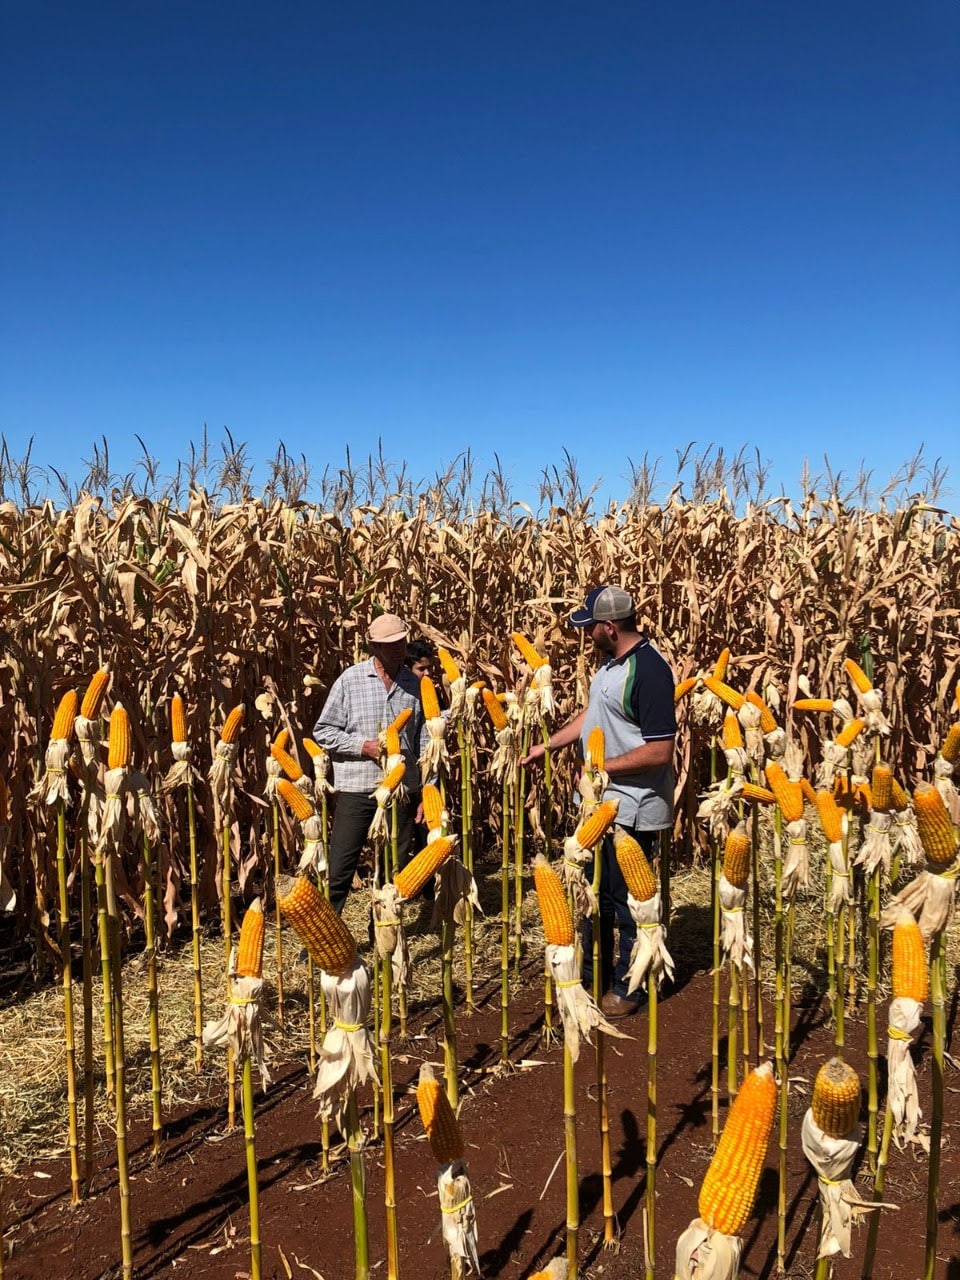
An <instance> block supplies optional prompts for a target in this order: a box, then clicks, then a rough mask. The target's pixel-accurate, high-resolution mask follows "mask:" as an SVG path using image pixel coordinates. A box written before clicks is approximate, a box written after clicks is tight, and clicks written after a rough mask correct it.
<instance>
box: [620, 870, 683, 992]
mask: <svg viewBox="0 0 960 1280" xmlns="http://www.w3.org/2000/svg"><path fill="white" fill-rule="evenodd" d="M627 906H628V907H629V908H630V914H631V916H633V920H634V923H635V924H636V926H637V940H636V942H635V943H634V944H633V950H632V951H631V953H630V968H629V969H628V970H627V993H628V994H629V995H633V993H634V991H636V990H637V989H638V988H639V987H641V986H642V987H646V985H647V982H648V981H649V978H650V976H651V975H652V976H653V978H654V980H655V982H656V984H657V987H658V988H659V986H660V984H661V983H662V982H663V975H664V974H666V976H667V978H669V979H672V978H673V957H672V956H671V955H670V952H669V951H668V950H667V931H666V929H665V928H664V927H663V925H662V923H661V904H660V891H659V890H657V892H656V893H655V894H654V895H653V897H652V898H647V899H646V900H645V901H643V902H641V901H640V900H639V899H638V898H635V897H634V896H633V894H632V893H630V892H629V891H628V893H627Z"/></svg>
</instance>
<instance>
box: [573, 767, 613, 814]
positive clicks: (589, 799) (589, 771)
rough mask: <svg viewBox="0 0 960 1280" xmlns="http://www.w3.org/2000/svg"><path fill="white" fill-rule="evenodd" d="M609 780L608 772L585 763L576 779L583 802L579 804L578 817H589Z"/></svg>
mask: <svg viewBox="0 0 960 1280" xmlns="http://www.w3.org/2000/svg"><path fill="white" fill-rule="evenodd" d="M609 781H610V778H609V776H608V774H607V773H606V772H605V770H603V769H594V768H592V767H591V766H590V765H589V764H587V765H585V766H584V768H583V769H582V770H581V771H580V777H579V778H578V779H577V791H579V793H580V798H581V799H582V800H583V804H582V805H581V806H580V817H581V819H583V818H589V817H590V815H591V813H593V811H594V809H596V807H597V805H598V804H599V803H600V801H601V800H602V799H603V793H604V791H606V789H607V785H608V783H609Z"/></svg>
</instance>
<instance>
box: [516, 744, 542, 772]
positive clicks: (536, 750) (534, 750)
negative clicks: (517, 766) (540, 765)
mask: <svg viewBox="0 0 960 1280" xmlns="http://www.w3.org/2000/svg"><path fill="white" fill-rule="evenodd" d="M545 754H546V747H545V746H544V745H543V743H542V742H537V743H534V745H533V746H532V747H531V748H530V752H529V754H528V755H525V756H524V757H523V759H522V760H521V761H520V763H521V765H523V767H524V768H526V767H527V765H528V764H536V763H537V761H538V760H542V759H543V757H544V755H545Z"/></svg>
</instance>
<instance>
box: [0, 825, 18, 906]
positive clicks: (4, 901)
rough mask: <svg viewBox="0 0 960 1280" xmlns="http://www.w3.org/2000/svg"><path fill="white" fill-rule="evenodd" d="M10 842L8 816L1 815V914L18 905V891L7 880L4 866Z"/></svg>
mask: <svg viewBox="0 0 960 1280" xmlns="http://www.w3.org/2000/svg"><path fill="white" fill-rule="evenodd" d="M9 841H10V824H9V822H7V815H6V814H5V813H0V912H4V913H8V912H10V911H13V910H14V909H15V908H16V905H17V894H16V890H15V889H14V887H13V885H12V884H11V883H10V881H9V880H8V879H7V872H6V868H5V866H4V862H5V857H6V852H7V844H8V843H9Z"/></svg>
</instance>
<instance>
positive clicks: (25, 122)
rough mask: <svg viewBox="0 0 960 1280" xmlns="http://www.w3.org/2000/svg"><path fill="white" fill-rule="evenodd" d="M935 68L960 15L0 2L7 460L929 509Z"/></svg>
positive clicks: (954, 221)
mask: <svg viewBox="0 0 960 1280" xmlns="http://www.w3.org/2000/svg"><path fill="white" fill-rule="evenodd" d="M958 55H960V10H958V8H957V6H956V4H954V3H952V0H942V2H940V0H937V2H934V0H918V2H916V3H912V4H909V5H908V4H903V3H896V4H892V3H885V2H882V0H881V2H880V3H876V2H875V3H869V4H868V3H858V2H852V3H846V2H845V3H843V4H839V5H838V4H836V3H830V4H826V3H808V4H804V5H785V4H779V3H774V4H771V3H770V2H769V0H766V2H764V3H760V2H759V0H756V2H754V0H745V2H743V3H722V4H718V3H716V0H702V2H701V0H697V2H696V3H686V4H684V3H677V4H669V5H668V4H665V3H659V4H651V3H641V2H640V0H631V2H630V3H615V2H611V3H601V4H597V5H584V4H572V3H565V2H559V3H558V2H554V3H552V4H550V5H546V4H537V5H533V4H524V3H519V4H518V3H513V4H510V5H509V6H508V5H501V4H496V3H494V4H490V5H486V6H473V7H470V8H468V7H466V6H451V5H441V4H427V3H420V4H390V5H387V4H373V3H370V4H363V3H359V4H354V5H349V6H347V5H339V4H338V5H333V4H319V5H306V4H303V5H291V4H283V3H275V4H272V5H270V6H267V5H262V4H261V5H252V4H248V3H243V2H242V0H241V2H239V3H237V2H235V3H231V4H229V5H227V4H214V3H203V4H199V5H197V4H184V3H167V4H164V5H152V6H146V5H130V4H123V5H121V4H119V3H112V4H96V3H84V4H80V5H77V4H69V5H68V4H61V3H49V4H40V5H38V4H35V3H30V2H29V0H8V3H6V4H5V5H4V7H3V13H2V40H0V110H2V120H3V128H2V130H0V172H2V177H3V190H4V197H3V200H2V202H0V254H2V280H3V285H2V289H0V431H2V432H3V434H4V435H5V437H6V439H7V442H8V444H9V446H10V448H11V450H12V451H13V452H17V451H18V450H22V449H23V448H24V447H25V446H26V443H27V441H28V440H29V438H30V437H31V436H33V437H35V441H36V442H35V445H34V460H35V461H36V462H38V463H40V464H41V465H43V464H51V463H52V464H53V465H55V466H57V467H58V468H60V469H61V470H64V471H66V472H67V473H68V474H69V475H70V476H71V477H73V478H74V479H76V478H79V476H80V475H81V474H82V471H83V464H82V459H84V458H89V457H90V456H91V452H92V443H93V441H95V440H97V439H99V437H100V436H101V435H104V434H105V435H106V436H107V438H108V440H109V442H110V446H111V456H112V459H113V461H114V464H115V465H116V466H117V468H118V470H124V469H126V466H127V465H128V464H127V462H126V460H127V459H132V458H133V457H134V456H135V455H136V454H137V453H138V452H139V447H138V446H137V444H136V441H135V439H134V433H135V432H136V433H139V434H140V435H141V436H142V437H143V438H144V440H145V441H146V443H147V445H148V446H149V448H150V450H151V452H153V453H154V454H156V455H157V456H158V457H159V458H160V460H161V463H162V465H163V467H164V468H165V469H168V470H172V468H173V466H174V465H175V463H176V459H177V458H178V457H179V456H181V455H182V454H183V453H184V452H185V451H186V450H187V448H188V444H189V442H190V441H191V440H193V441H196V440H198V439H199V436H200V433H201V430H202V426H203V424H204V423H207V424H208V426H209V429H210V431H211V433H212V435H213V436H214V437H215V438H218V437H219V433H220V429H221V428H222V427H223V426H224V425H226V426H227V427H229V429H230V431H231V432H232V434H233V436H234V438H235V439H236V440H238V441H245V442H246V443H247V444H248V446H249V451H250V455H251V457H253V458H256V459H257V460H261V459H266V458H267V457H268V456H269V455H271V454H272V453H273V451H274V449H275V447H276V444H277V441H278V440H280V439H282V440H283V441H284V443H285V444H286V446H287V447H288V449H289V450H290V451H291V452H293V453H299V452H300V451H303V452H304V453H306V455H307V457H308V459H309V460H310V462H311V463H312V464H313V465H314V467H315V468H316V469H317V471H321V470H322V469H323V467H324V466H325V465H327V464H328V463H331V464H333V465H335V466H336V465H339V464H340V463H341V462H342V461H343V458H344V450H345V446H347V445H349V446H350V448H351V451H352V453H353V456H354V457H355V458H357V457H363V456H365V455H366V454H367V453H368V452H371V451H376V449H377V442H378V439H380V438H382V440H383V450H384V454H385V456H386V457H387V458H390V459H393V460H395V461H398V462H399V461H406V462H407V463H408V464H409V468H410V471H411V472H412V473H414V474H415V475H428V474H431V473H432V472H433V471H434V470H435V469H436V468H437V467H438V466H439V465H440V464H441V463H443V462H448V461H450V460H451V459H452V458H453V457H454V456H455V455H456V454H458V453H459V452H460V451H461V450H463V449H465V448H467V447H468V446H469V447H470V448H471V449H472V452H473V455H474V457H475V458H476V459H477V460H478V462H479V463H480V464H481V466H483V465H485V464H486V463H488V462H492V460H493V455H494V454H495V453H496V454H497V455H498V456H499V458H500V459H501V462H502V464H503V467H504V469H505V471H506V473H507V474H508V476H509V477H510V478H511V480H512V481H513V483H514V485H515V486H516V487H517V489H518V491H519V496H526V494H525V493H524V492H523V491H524V489H525V487H527V486H533V485H534V484H535V482H536V480H537V477H538V475H539V473H540V470H541V469H542V468H543V467H544V466H545V465H548V464H554V463H555V464H558V465H562V462H563V454H562V451H563V449H564V448H566V449H567V450H568V451H569V452H570V453H571V454H572V455H573V456H574V458H575V459H576V460H577V462H578V464H579V469H580V472H581V474H582V475H583V476H584V477H585V478H586V479H587V480H590V481H592V480H593V479H594V478H602V481H603V484H602V489H601V493H602V494H603V495H604V496H613V497H616V496H622V495H623V494H624V492H625V489H626V483H625V480H624V476H625V473H626V471H627V462H626V460H627V458H633V459H634V460H635V461H637V460H639V459H640V458H641V457H642V456H643V455H644V454H645V453H647V454H649V455H650V456H651V457H657V456H661V457H662V458H663V459H664V474H665V475H666V476H667V477H669V476H670V475H671V474H672V467H673V461H674V450H675V449H682V448H683V447H684V446H685V445H686V444H687V443H689V442H691V441H695V442H697V446H698V447H699V448H701V449H702V448H705V447H707V446H708V445H714V446H716V447H723V448H724V449H725V450H727V451H728V452H736V450H737V449H738V448H740V447H741V446H743V445H746V446H749V447H751V448H752V447H754V446H755V447H757V448H759V450H760V453H761V455H762V457H763V458H765V459H768V460H769V461H770V463H771V465H772V483H773V484H774V486H776V485H778V484H781V483H782V484H784V485H785V486H786V487H787V488H788V489H791V490H794V491H795V489H796V485H797V482H798V480H799V477H800V473H801V468H802V465H803V462H804V459H805V458H806V459H809V460H810V463H811V465H812V466H813V468H814V470H818V469H820V467H821V466H822V457H823V455H824V453H826V454H828V455H829V457H830V461H831V464H832V465H833V466H834V468H835V469H842V470H844V471H846V472H854V471H856V469H857V467H858V465H859V463H860V461H861V459H865V460H866V462H867V465H868V466H870V467H872V468H873V469H874V470H875V473H876V475H877V477H878V480H880V481H883V480H885V479H886V478H887V476H889V474H890V473H891V472H893V471H894V470H896V468H897V467H898V466H899V464H900V463H902V462H903V461H905V459H907V458H908V457H910V456H911V455H912V454H913V453H914V452H915V451H916V450H917V449H918V448H919V447H920V446H921V445H922V446H923V447H924V450H925V453H926V455H927V456H928V457H929V458H930V459H931V460H932V459H933V458H935V457H937V456H939V457H941V458H943V460H944V461H945V462H946V463H947V464H948V465H949V466H950V467H951V481H952V483H951V486H950V487H951V489H952V490H953V491H954V492H955V491H956V486H957V485H958V484H960V480H958V476H960V466H958V464H960V458H958V450H957V446H956V444H955V437H956V426H957V419H958V407H960V359H958V358H957V356H958V351H960V254H958V247H960V246H958V228H960V145H958V144H960V77H958V75H957V67H958V65H960V57H958Z"/></svg>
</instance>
